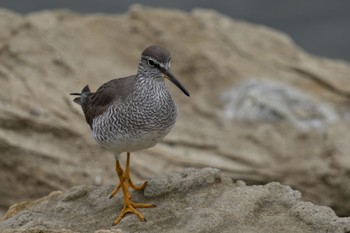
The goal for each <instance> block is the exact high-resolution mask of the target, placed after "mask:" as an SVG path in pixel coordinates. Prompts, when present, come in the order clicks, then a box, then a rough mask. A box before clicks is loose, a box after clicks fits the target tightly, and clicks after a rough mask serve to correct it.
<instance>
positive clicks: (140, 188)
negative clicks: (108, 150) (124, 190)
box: [109, 152, 147, 198]
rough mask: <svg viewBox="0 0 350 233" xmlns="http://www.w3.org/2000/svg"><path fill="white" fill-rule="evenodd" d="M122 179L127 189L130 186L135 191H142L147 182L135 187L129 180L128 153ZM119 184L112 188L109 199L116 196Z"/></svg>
mask: <svg viewBox="0 0 350 233" xmlns="http://www.w3.org/2000/svg"><path fill="white" fill-rule="evenodd" d="M123 179H124V180H125V182H127V183H128V187H129V186H130V187H131V188H133V189H135V190H136V191H141V190H144V189H145V187H146V185H147V181H146V182H144V183H143V184H142V185H140V186H136V185H134V183H133V182H132V181H131V178H130V152H127V157H126V166H125V172H123ZM120 187H121V186H120V183H119V184H118V185H117V186H116V187H115V188H114V190H113V191H112V193H111V195H110V196H109V198H112V197H114V196H115V194H117V192H118V191H119V189H120Z"/></svg>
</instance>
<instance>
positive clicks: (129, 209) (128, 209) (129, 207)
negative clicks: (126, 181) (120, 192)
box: [113, 197, 156, 226]
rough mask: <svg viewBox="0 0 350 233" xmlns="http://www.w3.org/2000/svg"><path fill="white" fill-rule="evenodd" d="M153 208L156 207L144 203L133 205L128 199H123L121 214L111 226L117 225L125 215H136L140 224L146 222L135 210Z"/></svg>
mask: <svg viewBox="0 0 350 233" xmlns="http://www.w3.org/2000/svg"><path fill="white" fill-rule="evenodd" d="M153 207H156V205H153V204H145V203H133V202H131V201H130V197H124V206H123V209H122V212H121V213H120V214H119V216H118V218H117V219H116V220H115V221H114V223H113V226H115V225H117V224H118V223H119V222H120V221H121V220H122V218H123V217H124V216H125V215H126V214H127V213H133V214H136V215H137V217H139V218H140V220H141V221H142V222H146V219H145V217H144V216H143V215H142V214H141V213H140V211H138V210H137V209H136V208H153Z"/></svg>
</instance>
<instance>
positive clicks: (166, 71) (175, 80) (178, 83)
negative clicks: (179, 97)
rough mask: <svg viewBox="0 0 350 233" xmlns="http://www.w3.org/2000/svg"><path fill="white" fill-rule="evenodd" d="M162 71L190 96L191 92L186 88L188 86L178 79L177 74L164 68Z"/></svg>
mask: <svg viewBox="0 0 350 233" xmlns="http://www.w3.org/2000/svg"><path fill="white" fill-rule="evenodd" d="M162 73H163V74H164V75H165V77H166V78H167V79H169V80H170V81H171V82H172V83H174V84H175V85H176V86H177V87H178V88H179V89H180V90H181V91H182V92H183V93H184V94H185V95H187V96H190V93H189V92H188V91H187V90H186V88H185V87H184V86H183V85H182V84H181V83H180V81H178V80H177V79H176V78H175V76H174V75H173V74H172V73H171V71H170V70H162Z"/></svg>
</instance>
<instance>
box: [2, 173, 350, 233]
mask: <svg viewBox="0 0 350 233" xmlns="http://www.w3.org/2000/svg"><path fill="white" fill-rule="evenodd" d="M113 188H114V187H113V186H102V187H98V186H76V187H73V188H71V189H68V190H66V191H64V192H55V193H52V194H51V195H50V196H48V197H46V198H44V199H42V200H41V201H40V202H39V203H37V204H35V205H33V206H31V207H29V208H27V209H25V210H23V211H20V212H18V213H17V214H15V215H14V216H13V217H11V218H8V219H7V220H5V221H3V222H1V223H0V230H1V232H8V233H10V232H11V233H12V232H84V233H88V232H96V233H97V232H100V233H101V232H174V233H175V232H176V233H177V232H240V233H245V232H268V233H274V232H293V233H297V232H303V233H306V232H318V233H323V232H334V233H338V232H339V233H340V232H349V231H350V218H339V217H337V216H336V215H335V213H334V211H333V210H332V209H331V208H329V207H320V206H316V205H313V204H311V203H310V202H303V201H301V194H300V192H298V191H295V190H292V189H291V188H290V187H288V186H285V185H281V184H279V183H269V184H267V185H264V186H261V185H257V186H246V185H245V184H244V182H242V181H237V182H233V181H232V179H231V178H230V177H228V176H225V175H223V174H222V173H221V172H220V171H219V170H217V169H213V168H204V169H186V170H184V171H183V172H181V173H172V174H168V175H162V176H158V177H154V178H152V179H150V181H149V183H148V186H147V187H146V189H145V190H144V193H143V192H133V194H132V195H133V199H134V200H135V201H137V202H150V203H155V204H157V207H156V208H152V209H142V210H141V211H142V213H143V214H144V215H145V217H146V218H147V222H145V223H144V222H141V221H139V219H138V218H137V217H136V216H134V215H127V216H126V217H125V218H124V219H123V220H122V222H121V223H120V224H119V225H117V226H111V223H112V222H113V221H114V220H115V218H116V217H117V215H118V212H119V211H120V209H121V207H122V206H121V204H122V195H121V194H120V193H119V194H118V195H117V198H116V199H108V196H109V194H110V192H111V191H112V190H113ZM7 229H8V230H7Z"/></svg>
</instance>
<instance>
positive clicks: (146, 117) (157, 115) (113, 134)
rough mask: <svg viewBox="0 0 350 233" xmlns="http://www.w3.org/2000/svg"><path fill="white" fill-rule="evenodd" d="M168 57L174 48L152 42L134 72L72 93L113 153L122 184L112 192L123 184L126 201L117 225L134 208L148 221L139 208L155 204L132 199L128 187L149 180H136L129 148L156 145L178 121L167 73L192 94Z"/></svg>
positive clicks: (93, 132)
mask: <svg viewBox="0 0 350 233" xmlns="http://www.w3.org/2000/svg"><path fill="white" fill-rule="evenodd" d="M170 63H171V56H170V53H169V52H168V51H167V50H166V49H164V48H161V47H159V46H154V45H153V46H150V47H148V48H146V49H145V50H144V51H143V52H142V54H141V60H140V63H139V66H138V71H137V74H136V75H132V76H128V77H124V78H119V79H113V80H111V81H108V82H106V83H104V84H102V85H101V86H100V87H99V88H98V89H97V91H96V92H91V91H90V89H89V86H88V85H87V86H85V87H84V88H83V90H82V91H81V93H71V95H79V97H77V98H75V99H74V102H76V103H77V104H79V105H81V107H82V110H83V112H84V115H85V119H86V122H87V123H88V124H89V126H90V128H91V130H92V134H93V137H94V138H95V140H96V141H97V142H98V143H100V144H102V145H104V146H106V147H107V148H108V149H109V150H111V151H112V152H113V153H114V155H115V160H116V168H115V169H116V172H117V175H118V177H119V184H118V185H117V186H116V187H115V189H114V190H113V192H112V194H111V196H110V198H112V197H113V196H114V195H115V194H116V193H117V192H118V190H119V189H120V188H121V190H122V192H123V195H124V204H123V209H122V211H121V213H120V215H119V216H118V218H117V219H116V220H115V221H114V223H113V225H117V224H118V223H119V222H120V221H121V220H122V218H123V217H124V216H125V214H126V213H134V214H136V215H137V216H138V217H139V218H140V219H141V221H143V222H144V221H146V219H145V217H144V216H143V215H142V214H141V213H140V212H139V211H138V210H137V208H151V207H155V205H153V204H144V203H134V202H132V201H131V195H130V193H129V190H128V189H129V187H130V188H133V189H135V190H143V189H144V188H145V186H146V184H147V182H144V183H143V184H142V185H140V186H136V185H135V184H134V183H133V182H132V180H131V178H130V153H131V152H134V151H138V150H143V149H146V148H149V147H153V146H155V145H156V144H157V143H158V142H159V141H160V140H161V139H162V138H164V137H165V135H167V134H168V133H169V132H170V130H171V129H172V127H173V126H174V124H175V121H176V118H177V108H176V104H175V102H174V101H173V99H172V97H171V95H170V94H169V92H168V90H167V88H166V86H165V78H167V79H169V80H170V81H171V82H172V83H174V84H175V85H176V86H177V87H178V88H179V89H180V90H181V91H182V92H183V93H184V94H185V95H187V96H190V94H189V92H188V91H187V90H186V88H185V87H184V86H183V85H182V84H181V83H180V82H179V81H178V80H177V79H176V78H175V76H174V75H173V74H172V72H171V70H170ZM123 152H127V159H126V166H125V171H123V169H122V167H121V165H120V162H119V159H120V154H121V153H123Z"/></svg>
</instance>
